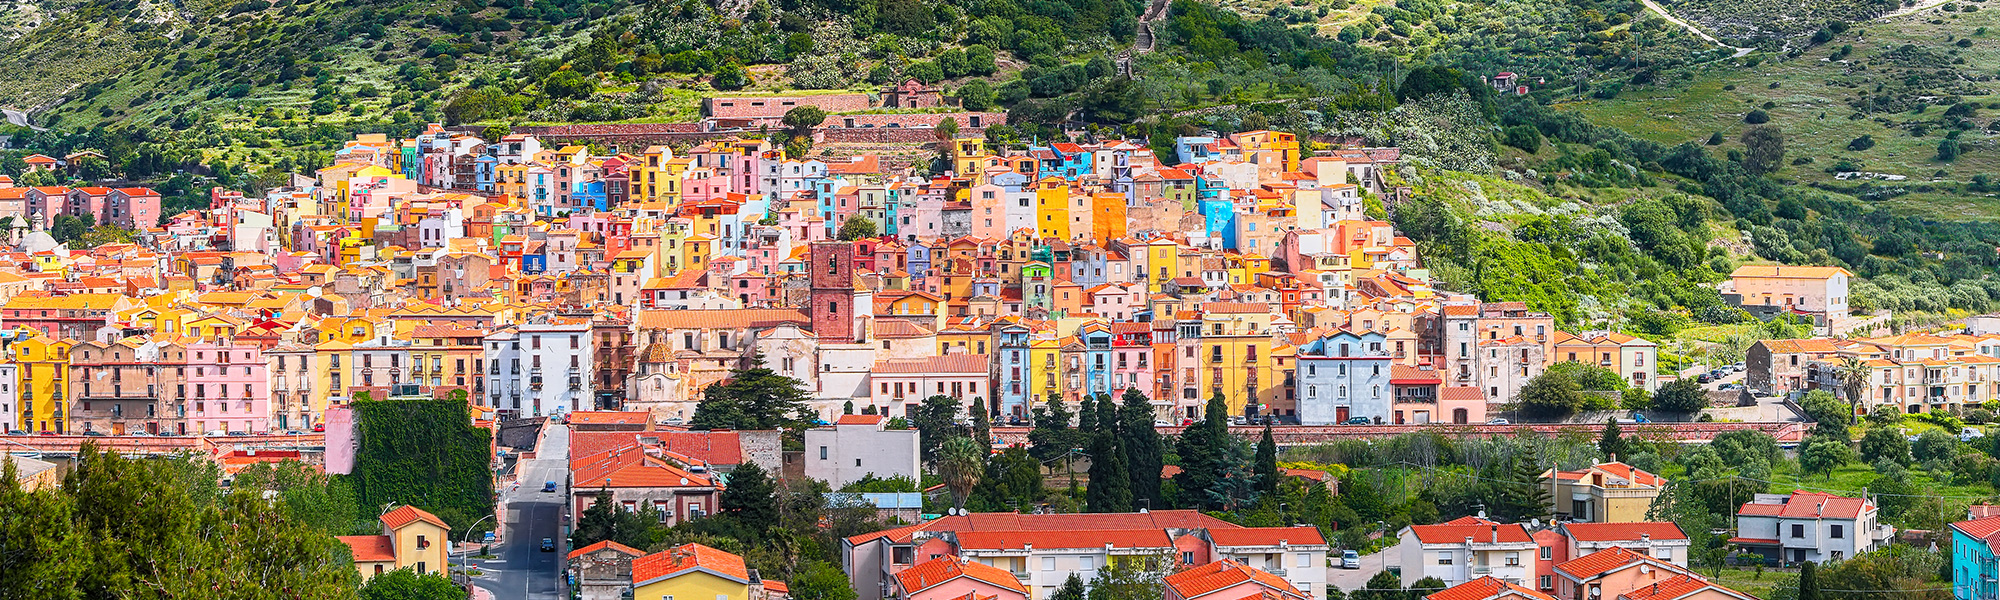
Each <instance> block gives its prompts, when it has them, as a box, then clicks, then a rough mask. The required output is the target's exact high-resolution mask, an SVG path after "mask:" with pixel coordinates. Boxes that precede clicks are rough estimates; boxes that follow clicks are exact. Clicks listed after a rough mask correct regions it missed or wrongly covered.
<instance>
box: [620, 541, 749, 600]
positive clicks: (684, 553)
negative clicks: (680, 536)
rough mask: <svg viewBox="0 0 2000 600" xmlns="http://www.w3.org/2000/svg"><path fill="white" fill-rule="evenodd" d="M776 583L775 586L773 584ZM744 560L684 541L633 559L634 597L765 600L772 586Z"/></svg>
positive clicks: (693, 599) (694, 599) (697, 599)
mask: <svg viewBox="0 0 2000 600" xmlns="http://www.w3.org/2000/svg"><path fill="white" fill-rule="evenodd" d="M771 584H776V585H771ZM772 588H775V589H784V585H783V584H782V583H778V582H766V581H764V580H763V579H761V578H759V577H758V576H757V573H756V572H754V571H751V570H750V568H749V567H748V566H747V565H745V564H744V563H743V557H741V556H737V555H734V554H730V553H728V552H723V551H721V550H717V549H715V548H710V547H708V546H703V545H701V544H682V545H679V546H675V547H673V548H669V549H667V550H665V551H662V552H655V553H653V554H648V555H646V556H641V557H639V558H635V559H632V597H633V598H649V599H650V598H684V599H687V600H709V599H710V598H713V599H715V600H766V599H767V598H771V597H772V596H782V594H774V593H773V592H772V591H771V589H772Z"/></svg>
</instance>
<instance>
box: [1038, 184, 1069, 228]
mask: <svg viewBox="0 0 2000 600" xmlns="http://www.w3.org/2000/svg"><path fill="white" fill-rule="evenodd" d="M1069 208H1070V207H1069V188H1051V187H1043V188H1041V189H1037V190H1035V231H1036V232H1037V233H1039V234H1040V235H1041V236H1042V237H1044V238H1055V239H1059V240H1067V239H1069V221H1070V214H1069Z"/></svg>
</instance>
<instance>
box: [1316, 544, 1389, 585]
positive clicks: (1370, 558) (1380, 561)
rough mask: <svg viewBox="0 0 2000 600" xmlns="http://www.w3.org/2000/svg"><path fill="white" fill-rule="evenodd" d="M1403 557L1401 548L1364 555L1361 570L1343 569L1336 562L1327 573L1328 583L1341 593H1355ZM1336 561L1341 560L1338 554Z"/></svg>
mask: <svg viewBox="0 0 2000 600" xmlns="http://www.w3.org/2000/svg"><path fill="white" fill-rule="evenodd" d="M1402 555H1403V554H1402V552H1401V551H1400V550H1399V547H1397V546H1391V547H1389V548H1387V549H1385V550H1383V551H1381V552H1376V553H1374V554H1366V555H1362V557H1361V568H1359V569H1342V568H1340V565H1339V563H1338V562H1336V563H1334V568H1333V569H1331V570H1329V571H1328V572H1327V576H1326V583H1327V584H1328V585H1331V586H1333V587H1336V588H1340V591H1343V592H1351V591H1354V590H1355V589H1358V588H1360V587H1362V586H1365V585H1367V584H1368V578H1370V577H1374V576H1375V574H1376V573H1380V572H1382V571H1383V570H1384V569H1387V568H1389V565H1391V564H1394V563H1395V561H1397V560H1400V557H1401V556H1402ZM1334 560H1335V561H1338V560H1340V555H1339V554H1338V553H1335V554H1334Z"/></svg>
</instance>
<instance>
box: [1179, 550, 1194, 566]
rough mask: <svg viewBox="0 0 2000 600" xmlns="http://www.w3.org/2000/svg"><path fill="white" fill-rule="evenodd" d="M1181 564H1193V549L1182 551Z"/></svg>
mask: <svg viewBox="0 0 2000 600" xmlns="http://www.w3.org/2000/svg"><path fill="white" fill-rule="evenodd" d="M1181 564H1184V565H1191V564H1194V551H1193V550H1188V551H1183V552H1181Z"/></svg>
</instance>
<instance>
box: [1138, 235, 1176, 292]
mask: <svg viewBox="0 0 2000 600" xmlns="http://www.w3.org/2000/svg"><path fill="white" fill-rule="evenodd" d="M1180 256H1181V246H1180V244H1176V243H1174V241H1173V240H1170V239H1167V238H1158V239H1154V240H1153V241H1151V242H1147V243H1146V272H1144V273H1140V274H1139V275H1140V276H1141V277H1142V278H1144V279H1145V281H1146V291H1148V292H1152V293H1155V294H1158V293H1161V292H1165V291H1166V289H1165V288H1166V285H1167V282H1168V281H1170V280H1172V279H1173V278H1174V277H1175V274H1176V273H1179V272H1180V263H1179V259H1180Z"/></svg>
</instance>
